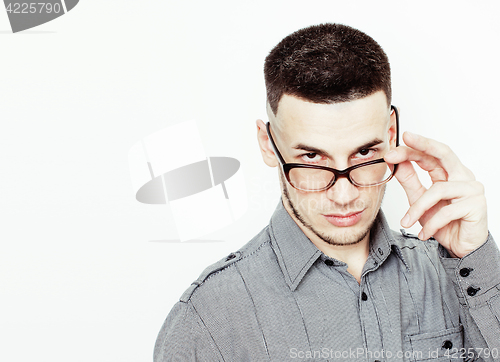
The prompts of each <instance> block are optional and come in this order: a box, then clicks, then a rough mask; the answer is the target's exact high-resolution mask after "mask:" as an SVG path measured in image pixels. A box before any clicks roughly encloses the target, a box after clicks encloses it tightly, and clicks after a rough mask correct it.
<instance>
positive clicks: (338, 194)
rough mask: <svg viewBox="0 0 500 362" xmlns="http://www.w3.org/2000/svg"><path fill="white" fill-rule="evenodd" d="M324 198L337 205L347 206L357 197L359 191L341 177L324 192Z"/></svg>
mask: <svg viewBox="0 0 500 362" xmlns="http://www.w3.org/2000/svg"><path fill="white" fill-rule="evenodd" d="M326 196H327V197H328V199H330V200H331V201H333V202H335V203H337V204H340V205H348V204H350V203H352V202H353V201H354V200H356V199H357V198H358V197H359V189H358V187H356V186H354V185H353V184H352V183H351V182H350V181H349V180H348V179H347V178H346V177H341V178H339V179H338V180H337V181H336V182H335V184H334V185H333V186H332V187H330V188H329V189H328V190H326Z"/></svg>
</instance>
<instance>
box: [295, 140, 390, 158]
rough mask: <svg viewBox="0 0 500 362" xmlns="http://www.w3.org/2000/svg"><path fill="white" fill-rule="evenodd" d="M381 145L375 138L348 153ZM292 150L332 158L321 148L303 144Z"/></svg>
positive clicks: (380, 141) (381, 141)
mask: <svg viewBox="0 0 500 362" xmlns="http://www.w3.org/2000/svg"><path fill="white" fill-rule="evenodd" d="M381 143H384V141H383V140H381V139H380V138H375V139H374V140H372V141H370V142H367V143H365V144H363V145H361V146H359V147H357V148H355V149H353V150H352V151H351V152H350V153H351V154H353V153H358V152H359V151H361V150H362V149H366V148H370V147H373V146H377V145H379V144H381ZM292 148H293V149H295V150H302V151H307V152H311V153H317V154H318V155H323V156H326V157H329V158H332V156H331V155H330V154H329V153H328V152H327V151H325V150H323V149H321V148H317V147H313V146H308V145H306V144H303V143H299V144H298V145H296V146H294V147H292Z"/></svg>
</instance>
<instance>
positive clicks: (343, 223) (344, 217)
mask: <svg viewBox="0 0 500 362" xmlns="http://www.w3.org/2000/svg"><path fill="white" fill-rule="evenodd" d="M363 211H364V210H361V211H356V212H350V213H347V214H329V215H323V216H324V217H325V219H326V220H327V221H328V222H329V223H330V224H332V225H334V226H337V227H349V226H354V225H356V224H357V223H358V222H359V221H360V220H361V214H362V213H363Z"/></svg>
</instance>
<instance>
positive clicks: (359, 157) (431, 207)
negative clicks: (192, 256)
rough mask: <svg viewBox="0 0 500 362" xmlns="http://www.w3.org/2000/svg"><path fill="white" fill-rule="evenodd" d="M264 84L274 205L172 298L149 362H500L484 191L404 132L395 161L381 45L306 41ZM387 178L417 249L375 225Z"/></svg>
mask: <svg viewBox="0 0 500 362" xmlns="http://www.w3.org/2000/svg"><path fill="white" fill-rule="evenodd" d="M264 71H265V78H266V87H267V100H268V104H267V108H268V117H269V123H268V124H267V125H266V124H264V122H263V121H261V120H258V121H257V130H258V132H257V133H258V141H259V145H260V149H261V152H262V157H263V159H264V162H265V163H266V164H267V165H268V166H271V167H278V173H279V178H280V180H281V186H282V202H280V203H279V205H278V207H277V209H276V211H275V213H274V215H273V216H272V218H271V221H270V224H269V226H268V227H266V228H265V229H264V230H262V231H261V232H260V233H259V234H258V235H257V236H256V237H255V238H254V239H252V240H251V241H250V242H249V243H248V244H246V245H245V246H244V247H243V248H242V249H240V250H239V251H237V252H235V253H233V254H230V255H229V256H228V257H227V258H225V259H223V260H221V261H220V262H218V263H216V264H214V265H212V266H210V267H209V268H207V269H206V270H205V271H204V272H203V273H202V275H201V276H200V278H199V279H198V280H197V281H195V282H194V283H193V284H192V285H191V287H190V288H188V290H187V291H186V292H185V293H184V294H183V295H182V297H181V298H180V301H179V302H178V303H177V304H176V305H175V306H174V308H173V309H172V311H171V312H170V314H169V316H168V317H167V320H166V322H165V324H164V326H163V328H162V330H161V331H160V334H159V336H158V340H157V343H156V346H155V361H157V362H159V361H195V360H197V361H289V360H294V359H298V360H324V361H334V360H355V361H420V360H422V361H423V360H429V361H430V360H435V361H459V360H495V361H500V357H499V354H500V253H499V251H498V248H497V246H496V244H495V242H494V240H493V239H492V237H491V235H490V234H489V233H488V229H487V221H486V219H487V218H486V201H485V197H484V191H483V187H482V185H481V184H480V183H478V182H477V181H475V179H474V176H473V175H472V173H471V172H470V171H469V170H468V169H467V168H466V167H465V166H463V165H462V164H461V163H460V161H459V160H458V158H457V156H456V155H455V154H454V153H453V152H452V151H451V150H450V149H449V148H448V147H447V146H445V145H443V144H441V143H439V142H436V141H434V140H431V139H427V138H425V137H422V136H418V135H412V134H410V133H405V134H404V135H403V140H404V142H405V144H406V145H407V147H405V146H398V113H397V109H396V108H394V107H391V82H390V68H389V62H388V60H387V57H386V55H385V53H384V52H383V50H382V49H381V48H380V46H379V45H378V44H377V43H376V42H375V41H374V40H373V39H372V38H370V37H369V36H367V35H366V34H364V33H361V32H360V31H358V30H355V29H353V28H350V27H347V26H343V25H337V24H324V25H319V26H312V27H309V28H305V29H302V30H299V31H297V32H295V33H293V34H291V35H289V36H288V37H286V38H285V39H283V40H282V41H281V42H280V43H279V44H278V45H277V46H276V47H275V48H274V49H273V50H272V51H271V53H270V54H269V55H268V57H267V58H266V63H265V68H264ZM411 161H415V162H416V163H417V164H418V165H419V166H420V167H421V168H422V169H424V170H426V171H428V172H429V175H430V176H431V179H432V182H433V185H432V187H430V188H429V189H428V190H427V189H425V188H424V187H423V186H422V184H421V183H420V181H419V180H418V178H417V175H416V173H415V171H414V168H413V166H412V164H411ZM393 176H395V177H396V178H397V180H398V181H399V182H400V183H401V185H402V186H403V188H404V190H405V192H406V194H407V196H408V200H409V204H410V208H409V210H408V212H407V214H406V215H405V216H404V217H403V219H402V221H401V224H402V226H403V227H410V226H411V225H413V224H415V223H416V222H419V223H420V224H421V225H422V226H423V228H422V231H421V232H420V234H419V235H418V237H416V236H412V235H409V234H407V233H406V232H403V233H402V234H401V233H396V232H392V231H391V230H389V227H388V225H387V222H386V220H385V218H384V215H383V213H382V211H381V210H380V205H381V202H382V198H383V195H384V190H385V185H386V182H387V181H389V180H390V179H391V178H392V177H393ZM428 239H429V240H428Z"/></svg>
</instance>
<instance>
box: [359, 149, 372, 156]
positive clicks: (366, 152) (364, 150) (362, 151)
mask: <svg viewBox="0 0 500 362" xmlns="http://www.w3.org/2000/svg"><path fill="white" fill-rule="evenodd" d="M368 152H370V150H369V149H367V148H365V149H362V150H361V151H359V153H360V154H361V155H362V156H366V155H367V154H368Z"/></svg>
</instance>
